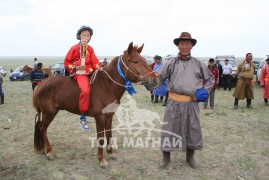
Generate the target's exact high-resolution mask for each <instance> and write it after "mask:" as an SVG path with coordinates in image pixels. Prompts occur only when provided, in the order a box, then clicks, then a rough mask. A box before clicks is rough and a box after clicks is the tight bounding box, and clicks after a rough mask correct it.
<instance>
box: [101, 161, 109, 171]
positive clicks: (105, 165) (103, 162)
mask: <svg viewBox="0 0 269 180" xmlns="http://www.w3.org/2000/svg"><path fill="white" fill-rule="evenodd" d="M100 167H101V168H104V169H106V168H107V167H108V163H107V162H106V160H102V161H100Z"/></svg>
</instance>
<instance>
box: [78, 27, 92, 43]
mask: <svg viewBox="0 0 269 180" xmlns="http://www.w3.org/2000/svg"><path fill="white" fill-rule="evenodd" d="M85 30H87V31H90V34H91V36H92V35H93V30H92V28H90V27H89V26H81V27H80V28H79V29H78V32H77V39H78V40H80V37H79V35H80V33H81V32H82V31H85Z"/></svg>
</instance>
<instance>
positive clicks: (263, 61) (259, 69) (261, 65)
mask: <svg viewBox="0 0 269 180" xmlns="http://www.w3.org/2000/svg"><path fill="white" fill-rule="evenodd" d="M267 58H269V55H267V57H266V58H264V59H262V60H261V62H260V64H259V68H258V70H257V74H256V83H257V84H260V78H261V72H262V68H263V66H264V65H265V60H266V59H267Z"/></svg>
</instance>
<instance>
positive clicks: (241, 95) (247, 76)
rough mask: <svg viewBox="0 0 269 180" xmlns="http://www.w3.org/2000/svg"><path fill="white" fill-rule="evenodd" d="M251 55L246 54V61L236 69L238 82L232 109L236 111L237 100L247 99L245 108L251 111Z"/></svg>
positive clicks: (252, 69)
mask: <svg viewBox="0 0 269 180" xmlns="http://www.w3.org/2000/svg"><path fill="white" fill-rule="evenodd" d="M252 58H253V57H252V54H251V53H247V54H246V59H245V60H244V61H243V62H241V63H240V64H239V65H238V67H237V75H238V81H237V84H236V87H235V89H234V94H233V96H234V97H235V98H234V109H238V101H239V99H245V98H247V108H249V109H252V108H253V107H252V106H251V99H254V95H253V74H254V70H255V65H254V64H253V62H252Z"/></svg>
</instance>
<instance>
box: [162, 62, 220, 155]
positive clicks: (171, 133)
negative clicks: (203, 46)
mask: <svg viewBox="0 0 269 180" xmlns="http://www.w3.org/2000/svg"><path fill="white" fill-rule="evenodd" d="M176 60H177V61H176ZM173 67H174V71H173ZM172 72H173V73H172ZM157 73H158V75H159V78H160V80H161V82H163V81H165V80H167V79H168V82H167V90H168V91H170V92H174V93H177V94H182V95H188V96H193V95H195V93H196V90H197V89H199V88H201V87H202V81H204V87H205V89H206V90H207V92H208V93H209V92H210V91H211V89H212V87H213V85H214V82H215V80H214V76H213V75H212V74H211V72H210V71H209V69H208V67H207V66H206V65H205V64H204V63H203V62H201V61H199V60H198V59H196V58H194V57H192V58H191V59H190V60H186V61H183V60H181V59H178V58H174V59H171V60H170V61H168V62H166V64H165V65H164V66H162V67H161V68H159V69H158V70H157ZM169 76H171V77H170V78H169ZM199 113H200V112H199V104H198V102H177V101H174V100H171V99H169V102H168V104H167V107H166V109H165V113H164V125H163V127H162V133H161V147H160V148H161V150H162V151H171V150H182V151H186V149H187V148H188V149H202V148H203V140H202V131H201V125H200V115H199Z"/></svg>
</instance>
